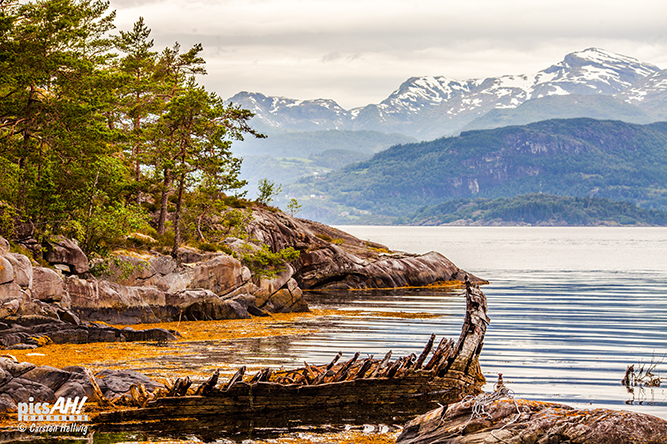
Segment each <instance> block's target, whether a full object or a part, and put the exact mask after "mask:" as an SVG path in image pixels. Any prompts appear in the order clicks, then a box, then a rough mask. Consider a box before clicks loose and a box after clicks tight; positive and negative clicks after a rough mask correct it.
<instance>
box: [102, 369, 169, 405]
mask: <svg viewBox="0 0 667 444" xmlns="http://www.w3.org/2000/svg"><path fill="white" fill-rule="evenodd" d="M95 379H96V380H97V382H98V385H99V386H100V390H102V393H104V396H105V397H106V398H108V399H114V398H117V397H119V396H122V395H124V394H125V393H128V392H129V391H130V387H132V386H133V385H135V386H138V385H139V384H143V385H144V386H145V387H146V390H148V391H149V392H152V391H154V390H155V389H157V388H164V385H162V384H160V383H158V382H156V381H153V380H152V379H151V378H149V377H148V376H146V375H143V374H141V373H138V372H135V371H134V370H102V371H101V372H99V373H97V374H96V375H95Z"/></svg>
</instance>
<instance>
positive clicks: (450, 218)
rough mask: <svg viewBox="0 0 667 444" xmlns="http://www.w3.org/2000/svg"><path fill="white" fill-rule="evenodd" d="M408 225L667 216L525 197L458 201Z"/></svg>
mask: <svg viewBox="0 0 667 444" xmlns="http://www.w3.org/2000/svg"><path fill="white" fill-rule="evenodd" d="M396 223H398V224H406V225H448V224H454V225H541V226H545V225H546V226H568V225H571V226H572V225H574V226H598V225H617V226H618V225H662V226H664V225H667V212H664V211H658V210H647V209H645V208H639V207H637V206H636V205H633V204H631V203H629V202H615V201H611V200H609V199H600V198H596V197H569V196H554V195H551V194H537V193H535V194H524V195H521V196H516V197H513V198H511V199H506V198H504V197H500V198H498V199H484V198H477V199H454V200H449V201H447V202H443V203H441V204H440V205H435V206H432V207H425V208H422V209H420V210H419V211H417V212H416V213H413V214H411V215H409V216H407V217H403V218H400V219H399V220H398V221H397V222H396Z"/></svg>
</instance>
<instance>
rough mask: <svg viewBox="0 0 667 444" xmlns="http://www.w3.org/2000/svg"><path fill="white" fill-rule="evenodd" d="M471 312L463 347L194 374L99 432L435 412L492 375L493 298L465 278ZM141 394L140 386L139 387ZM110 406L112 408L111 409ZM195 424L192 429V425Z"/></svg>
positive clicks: (100, 425) (444, 344) (110, 417)
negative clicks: (487, 342)
mask: <svg viewBox="0 0 667 444" xmlns="http://www.w3.org/2000/svg"><path fill="white" fill-rule="evenodd" d="M465 285H466V314H465V319H464V322H463V328H462V331H461V335H460V337H459V339H458V341H457V342H455V341H454V340H452V339H445V338H443V339H442V340H440V342H439V344H438V345H437V346H434V344H435V339H436V335H435V334H433V335H431V338H430V340H429V341H428V343H427V344H426V346H425V347H424V349H423V351H422V352H421V354H420V355H419V356H416V355H415V354H412V355H410V356H404V357H400V358H397V359H392V356H391V355H392V353H391V352H389V353H387V354H386V356H384V358H382V359H374V358H373V357H372V356H371V357H369V358H366V359H360V357H359V353H358V352H357V353H356V354H355V355H354V356H353V357H352V358H351V359H349V360H347V361H345V362H340V358H341V355H342V353H339V354H338V355H337V356H336V357H335V358H334V359H333V360H332V361H331V362H330V363H328V364H324V365H309V364H307V363H304V364H305V365H304V366H303V367H301V368H297V369H293V370H280V371H272V370H271V369H268V368H267V369H263V370H261V371H259V372H257V373H256V374H254V375H253V376H250V375H247V376H246V375H245V367H242V368H241V369H239V371H238V372H237V373H236V374H235V375H234V376H233V377H232V378H231V379H230V380H229V381H227V382H224V383H219V380H218V376H219V375H218V372H217V371H216V372H215V373H214V374H213V375H212V376H211V377H210V378H209V379H208V380H207V381H205V382H204V383H202V384H201V385H200V386H199V387H197V388H193V387H192V383H191V381H190V379H189V378H188V377H185V378H179V379H177V380H176V381H175V382H174V383H173V384H172V385H171V386H169V387H167V390H166V391H163V392H162V393H158V394H155V395H151V394H148V393H146V392H145V391H143V390H134V391H133V396H132V398H133V400H129V399H128V401H130V402H129V403H130V404H135V405H134V406H132V407H130V408H125V409H122V410H114V411H106V412H104V413H100V414H99V415H98V416H97V417H96V419H95V422H96V423H97V425H96V428H97V429H98V430H100V431H112V430H125V431H127V430H128V425H130V424H135V425H137V426H138V427H139V428H140V429H143V430H146V429H147V426H148V425H149V424H151V427H150V428H151V429H153V430H162V431H168V430H172V431H173V430H180V431H184V430H186V429H189V430H197V431H200V432H201V431H202V430H203V429H205V428H209V427H214V428H215V427H216V426H220V425H221V424H222V423H224V424H226V425H230V424H233V427H232V428H233V429H234V430H235V431H242V430H245V431H247V430H250V429H253V428H257V427H268V428H276V427H278V428H279V427H286V425H287V424H288V423H289V424H294V423H301V424H303V423H308V424H313V423H328V422H327V421H330V420H332V419H333V418H338V419H341V418H342V417H355V418H362V421H363V420H367V416H368V415H369V414H373V415H375V414H378V413H380V412H386V413H387V414H389V415H391V416H389V418H395V417H396V416H397V415H398V414H399V413H400V412H401V411H403V409H405V408H407V407H406V406H408V405H411V406H415V405H417V406H420V408H419V409H417V410H414V409H409V415H412V416H414V413H415V412H419V411H421V413H423V412H425V411H427V410H429V409H431V408H433V406H434V404H432V403H431V402H438V403H441V404H449V403H453V402H457V401H459V400H460V399H461V398H463V397H464V396H466V395H475V394H478V393H480V392H481V387H482V385H483V384H484V382H485V378H484V376H483V374H482V372H481V368H480V365H479V355H480V352H481V350H482V345H483V340H484V334H485V332H486V326H487V324H488V323H489V318H488V317H487V314H486V311H487V306H486V296H485V295H484V293H483V292H482V291H481V290H480V289H479V285H478V284H476V283H472V282H470V280H469V279H467V278H466V282H465ZM140 389H141V388H140ZM109 407H111V406H110V405H109ZM188 425H189V426H188Z"/></svg>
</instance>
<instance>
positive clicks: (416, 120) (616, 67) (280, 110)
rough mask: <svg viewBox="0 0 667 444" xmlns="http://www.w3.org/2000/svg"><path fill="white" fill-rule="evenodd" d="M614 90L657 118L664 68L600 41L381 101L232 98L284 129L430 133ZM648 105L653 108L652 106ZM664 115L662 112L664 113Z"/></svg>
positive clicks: (666, 82) (665, 105)
mask: <svg viewBox="0 0 667 444" xmlns="http://www.w3.org/2000/svg"><path fill="white" fill-rule="evenodd" d="M594 94H601V95H610V96H611V95H613V96H615V97H617V98H620V99H621V100H623V101H625V102H627V103H629V104H631V105H635V106H637V107H639V108H642V109H643V108H644V107H646V108H647V109H646V110H645V111H650V112H651V113H653V114H655V115H656V116H657V117H656V120H657V119H659V118H664V116H663V117H660V115H661V112H662V111H660V110H664V109H667V73H666V72H665V71H660V69H659V68H658V67H656V66H654V65H651V64H648V63H642V62H640V61H639V60H637V59H634V58H631V57H627V56H622V55H618V54H613V53H610V52H607V51H604V50H601V49H597V48H589V49H586V50H583V51H578V52H573V53H571V54H568V55H566V56H565V58H564V59H563V61H561V62H559V63H557V64H555V65H552V66H550V67H548V68H546V69H544V70H542V71H539V72H538V73H535V74H523V75H506V76H501V77H489V78H486V79H470V80H465V81H458V80H454V79H450V78H447V77H442V76H437V77H412V78H410V79H408V80H406V81H405V82H404V83H403V84H402V85H401V86H400V87H399V88H398V89H397V90H396V91H394V92H393V93H392V94H391V95H390V96H389V97H387V98H386V99H385V100H383V101H382V102H380V103H379V104H371V105H366V106H364V107H361V108H355V109H352V110H349V111H348V110H345V109H343V108H342V107H340V106H339V105H338V104H337V103H336V102H334V101H333V100H324V99H318V100H294V99H286V98H282V97H267V96H264V95H262V94H259V93H247V92H242V93H239V94H237V95H236V96H234V97H232V99H231V101H232V102H234V103H236V104H239V105H242V106H243V107H246V108H248V109H250V110H252V111H253V112H255V113H256V117H255V120H254V121H253V123H257V122H261V124H262V127H265V126H266V127H268V128H280V129H282V130H296V131H310V130H314V129H353V130H376V131H382V132H386V133H396V132H399V133H403V134H406V135H410V136H414V137H417V138H420V139H432V138H436V137H440V136H443V135H449V134H453V133H456V132H458V131H460V129H461V128H463V127H464V126H465V125H467V124H469V123H470V122H472V121H473V120H475V119H478V118H479V117H481V116H483V115H485V114H486V113H488V112H489V111H491V110H495V109H511V108H516V107H518V106H519V105H521V104H522V103H524V102H526V101H529V100H531V99H538V98H542V97H547V96H552V95H594ZM649 108H651V109H649ZM664 114H667V113H664Z"/></svg>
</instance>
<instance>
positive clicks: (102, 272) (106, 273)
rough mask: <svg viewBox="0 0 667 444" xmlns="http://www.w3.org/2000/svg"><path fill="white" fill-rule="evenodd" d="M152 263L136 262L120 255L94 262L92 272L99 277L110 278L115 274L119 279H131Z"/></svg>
mask: <svg viewBox="0 0 667 444" xmlns="http://www.w3.org/2000/svg"><path fill="white" fill-rule="evenodd" d="M149 266H150V264H149V263H148V262H146V261H139V262H138V263H136V264H134V263H132V262H130V261H128V260H124V259H122V258H120V257H106V258H104V259H100V260H97V261H94V262H93V266H92V267H91V268H90V273H91V274H92V275H93V276H96V277H99V278H108V277H110V276H112V275H115V278H116V279H117V280H119V281H124V280H126V279H129V278H130V277H131V276H132V275H134V274H135V273H137V272H141V271H143V270H147V269H148V267H149Z"/></svg>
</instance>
